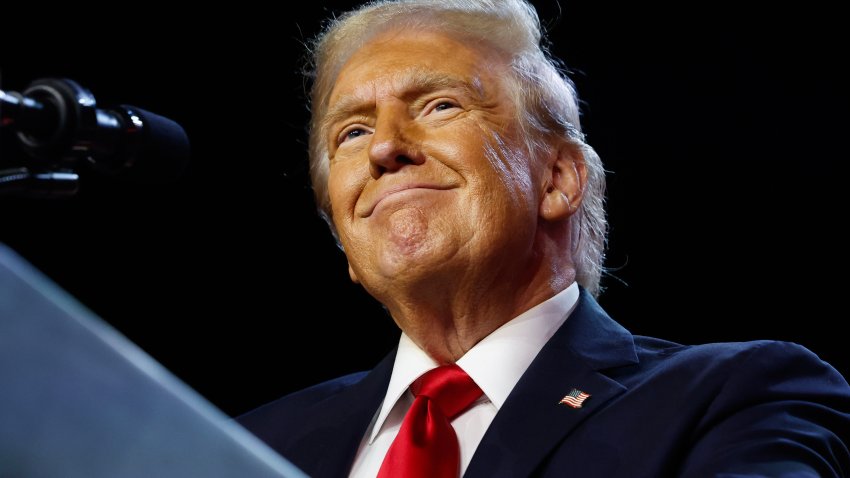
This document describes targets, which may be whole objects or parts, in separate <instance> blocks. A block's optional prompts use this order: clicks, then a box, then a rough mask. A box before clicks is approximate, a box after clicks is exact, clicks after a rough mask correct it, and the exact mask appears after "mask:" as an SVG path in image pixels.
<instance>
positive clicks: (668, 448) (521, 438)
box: [237, 290, 850, 478]
mask: <svg viewBox="0 0 850 478" xmlns="http://www.w3.org/2000/svg"><path fill="white" fill-rule="evenodd" d="M394 357H395V352H393V353H391V354H390V355H389V356H387V357H386V358H385V359H384V360H383V361H382V362H381V363H380V364H379V365H378V366H377V367H376V368H375V369H374V370H372V371H371V372H368V373H365V372H363V373H357V374H353V375H348V376H345V377H342V378H339V379H336V380H332V381H330V382H326V383H323V384H320V385H316V386H314V387H311V388H308V389H306V390H302V391H300V392H296V393H294V394H291V395H288V396H286V397H284V398H281V399H279V400H277V401H275V402H272V403H270V404H268V405H265V406H263V407H260V408H258V409H256V410H254V411H252V412H249V413H247V414H245V415H242V416H241V417H238V419H237V420H238V421H239V422H240V423H242V424H243V425H244V426H245V427H247V428H248V429H249V430H251V431H252V432H253V433H255V434H256V435H257V436H258V437H260V438H261V439H262V440H264V441H265V442H266V443H268V444H269V445H270V446H271V447H272V448H274V449H275V450H277V451H278V452H279V453H280V454H281V455H283V456H284V457H286V458H287V459H289V460H291V461H292V462H293V463H294V464H295V465H297V466H298V467H300V468H301V469H302V470H304V471H305V472H306V473H308V474H309V475H310V476H312V477H316V478H320V477H345V476H347V474H348V472H349V469H350V467H351V465H352V463H353V460H354V457H355V454H356V452H357V449H358V446H359V444H360V441H361V439H362V438H363V436H364V434H365V432H366V429H367V427H368V426H369V424H370V422H371V420H372V418H373V416H374V415H375V413H376V411H377V410H378V408H379V407H380V405H381V402H382V400H383V398H384V393H385V392H386V388H387V385H388V383H389V380H390V374H391V372H392V366H393V360H394ZM573 388H577V389H580V390H582V391H585V392H587V393H589V394H590V395H591V397H590V398H588V399H587V400H586V401H585V402H584V405H583V406H582V408H578V409H576V408H571V407H568V406H566V405H563V404H559V401H560V400H561V398H563V397H564V396H565V395H566V394H567V393H569V392H570V391H571V390H572V389H573ZM849 444H850V386H848V384H847V382H846V381H845V379H844V378H843V377H842V376H841V375H840V374H839V373H838V372H837V371H836V370H835V369H833V368H832V367H830V366H829V365H828V364H826V363H824V362H823V361H821V360H820V359H818V357H817V356H815V355H814V354H813V353H811V352H810V351H808V350H807V349H805V348H804V347H801V346H799V345H796V344H793V343H786V342H774V341H758V342H746V343H722V344H707V345H698V346H685V345H679V344H675V343H671V342H667V341H663V340H658V339H654V338H648V337H640V336H633V335H631V334H630V333H629V332H628V331H627V330H625V329H624V328H623V327H621V326H620V325H619V324H617V323H616V322H614V321H613V320H612V319H610V318H609V317H608V316H607V315H606V314H605V312H604V311H603V310H602V309H601V308H600V307H599V305H598V304H597V303H596V301H595V300H594V299H593V298H592V297H591V296H590V295H589V294H587V293H586V291H584V290H582V293H581V298H580V299H579V303H578V305H577V307H576V309H575V311H574V312H573V314H572V315H571V316H570V318H569V320H567V321H566V322H565V323H564V325H563V326H562V327H561V328H560V329H559V330H558V331H557V333H556V334H555V335H554V336H553V337H552V338H551V339H550V340H549V342H548V343H547V344H546V345H545V346H544V347H543V349H542V350H541V351H540V353H539V354H538V356H537V357H536V358H535V359H534V361H533V362H532V364H531V366H530V367H529V368H528V370H527V371H526V372H525V374H524V375H523V376H522V378H521V379H520V381H519V382H518V383H517V385H516V387H515V388H514V389H513V391H512V392H511V394H510V396H509V397H508V399H507V401H506V402H505V404H504V406H503V407H502V408H501V409H500V410H499V412H498V413H497V414H496V417H495V419H494V420H493V422H492V424H491V425H490V427H489V428H488V430H487V432H486V433H485V435H484V438H483V439H482V441H481V443H480V445H479V446H478V449H477V450H476V452H475V455H474V456H473V458H472V462H471V463H470V465H469V468H468V469H467V471H466V474H465V476H466V477H487V478H494V477H506V478H507V477H510V478H516V477H524V476H542V477H563V476H570V475H572V474H575V475H576V476H582V477H583V478H589V477H608V478H610V477H620V476H623V477H663V476H677V477H678V476H686V477H709V476H771V477H773V476H850V453H848V445H849Z"/></svg>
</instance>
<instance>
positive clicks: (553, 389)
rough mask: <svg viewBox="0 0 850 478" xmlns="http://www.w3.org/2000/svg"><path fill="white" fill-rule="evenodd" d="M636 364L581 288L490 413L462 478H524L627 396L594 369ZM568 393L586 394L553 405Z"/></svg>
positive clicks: (627, 340) (625, 339) (627, 343)
mask: <svg viewBox="0 0 850 478" xmlns="http://www.w3.org/2000/svg"><path fill="white" fill-rule="evenodd" d="M637 361H638V360H637V355H636V354H635V350H634V342H633V340H632V336H631V334H629V333H628V331H626V330H625V329H624V328H622V327H621V326H620V325H619V324H617V323H616V322H614V321H613V320H611V319H610V318H609V317H608V316H607V315H606V314H605V312H603V311H602V309H601V308H600V307H599V306H598V304H596V301H595V300H593V298H592V297H591V296H590V295H589V294H588V293H587V292H586V291H584V290H582V292H581V297H580V299H579V303H578V305H577V306H576V309H575V311H574V312H573V313H572V315H571V316H570V318H569V319H568V320H567V321H566V322H565V323H564V325H563V326H562V327H561V328H560V329H559V330H558V332H556V333H555V335H554V336H553V337H552V339H550V340H549V342H548V343H547V344H546V346H544V347H543V349H542V350H541V351H540V353H539V354H538V356H537V357H536V358H535V359H534V361H533V362H532V364H531V366H530V367H529V368H528V370H527V371H526V373H525V374H523V376H522V378H521V379H520V381H519V382H518V383H517V385H516V386H515V387H514V389H513V391H512V392H511V394H510V395H509V396H508V399H507V401H506V402H505V404H504V405H503V406H502V408H501V409H500V410H499V412H498V413H497V414H496V418H495V419H494V420H493V423H492V424H491V425H490V427H489V428H488V429H487V432H486V433H485V435H484V438H483V439H482V440H481V443H480V444H479V445H478V448H477V450H476V452H475V455H474V456H473V458H472V461H471V463H470V465H469V467H468V469H467V471H466V474H465V475H464V476H465V477H470V478H473V477H517V476H529V475H530V474H531V473H532V472H533V471H534V470H535V469H536V468H537V467H538V466H539V464H540V463H541V462H542V461H543V460H544V459H545V457H546V456H547V455H548V454H549V452H550V451H551V450H552V449H553V448H554V447H555V446H557V444H558V443H559V442H561V441H562V440H563V439H564V438H565V437H566V436H567V435H568V434H569V433H570V432H571V431H572V430H574V429H575V428H576V427H578V426H580V424H581V423H582V422H583V421H585V420H586V419H587V418H588V417H589V416H591V415H593V414H594V413H595V412H596V411H598V410H599V409H601V408H602V407H603V405H604V404H605V403H606V402H608V401H609V400H611V399H612V398H614V397H616V396H617V395H619V394H621V393H623V392H624V391H625V387H623V386H622V385H620V384H619V383H617V382H616V381H614V380H612V379H610V378H608V377H607V376H605V375H604V374H602V373H600V372H599V370H603V369H605V368H611V367H615V366H620V365H625V364H632V363H637ZM574 388H575V389H578V390H581V391H583V392H586V393H589V394H590V397H589V398H587V399H586V400H585V401H584V403H583V404H582V406H581V408H572V407H570V406H567V405H565V404H559V402H560V400H561V399H562V398H564V396H565V395H567V394H568V393H570V391H571V390H572V389H574Z"/></svg>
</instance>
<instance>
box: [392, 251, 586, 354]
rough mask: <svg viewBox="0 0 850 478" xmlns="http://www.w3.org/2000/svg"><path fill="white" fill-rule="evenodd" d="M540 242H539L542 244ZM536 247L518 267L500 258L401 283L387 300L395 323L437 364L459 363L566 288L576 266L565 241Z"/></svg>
mask: <svg viewBox="0 0 850 478" xmlns="http://www.w3.org/2000/svg"><path fill="white" fill-rule="evenodd" d="M537 245H538V246H540V244H537ZM542 246H543V247H536V248H535V252H532V253H529V254H528V257H527V258H526V259H525V260H522V261H519V265H518V266H516V265H515V266H513V267H512V266H511V264H510V263H506V262H508V261H500V262H499V263H498V264H496V265H495V268H492V267H491V268H488V267H486V265H482V267H477V268H474V270H472V271H467V272H466V273H464V274H457V273H454V274H441V275H440V276H439V277H433V276H432V277H430V278H427V279H425V280H422V281H419V282H417V283H416V284H410V285H408V286H406V287H399V288H397V289H395V290H394V293H393V295H392V297H391V298H390V299H389V300H384V301H382V302H383V303H384V305H385V306H386V307H387V309H388V310H389V312H390V314H391V315H392V317H393V319H394V320H395V322H396V324H398V326H399V327H400V328H401V329H402V330H404V332H405V333H406V334H407V335H408V336H409V337H410V338H411V340H413V342H415V343H416V344H417V345H418V346H419V347H420V348H421V349H422V350H424V351H425V352H426V353H427V354H428V355H429V356H431V358H433V359H434V360H435V361H436V362H437V363H440V364H447V363H454V362H456V361H457V360H458V359H459V358H460V357H462V356H463V355H464V354H465V353H466V352H467V351H468V350H469V349H471V348H472V347H473V346H474V345H475V344H477V343H478V342H479V341H481V340H482V339H483V338H484V337H486V336H488V335H489V334H490V333H492V332H493V331H494V330H496V329H498V328H499V327H501V326H502V325H504V324H505V323H507V322H508V321H510V320H511V319H513V318H514V317H516V316H518V315H520V314H521V313H523V312H525V311H526V310H528V309H530V308H532V307H534V306H535V305H537V304H540V303H541V302H544V301H545V300H547V299H549V298H551V297H553V296H554V295H555V294H557V293H558V292H560V291H562V290H564V289H566V288H567V287H568V286H569V285H570V284H572V283H573V281H574V280H575V269H574V267H573V265H572V262H571V261H570V260H569V258H565V257H564V256H565V255H566V254H564V251H566V250H569V249H568V248H567V249H562V248H561V247H563V246H564V244H556V243H547V244H543V245H542Z"/></svg>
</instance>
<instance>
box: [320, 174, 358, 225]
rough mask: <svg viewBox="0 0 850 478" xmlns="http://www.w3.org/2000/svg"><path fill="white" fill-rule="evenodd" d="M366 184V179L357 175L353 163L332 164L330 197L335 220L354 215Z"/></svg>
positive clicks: (329, 184) (329, 187) (329, 183)
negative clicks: (355, 206)
mask: <svg viewBox="0 0 850 478" xmlns="http://www.w3.org/2000/svg"><path fill="white" fill-rule="evenodd" d="M364 184H365V179H363V178H361V177H360V176H358V175H357V174H356V167H355V164H354V162H353V161H346V162H344V163H334V164H331V166H330V170H329V173H328V196H329V197H330V200H331V210H332V211H333V215H334V218H335V220H336V219H337V218H339V219H342V218H347V217H350V216H351V215H352V214H353V210H354V204H355V203H356V202H357V197H358V196H359V195H360V192H361V191H362V190H363V185H364Z"/></svg>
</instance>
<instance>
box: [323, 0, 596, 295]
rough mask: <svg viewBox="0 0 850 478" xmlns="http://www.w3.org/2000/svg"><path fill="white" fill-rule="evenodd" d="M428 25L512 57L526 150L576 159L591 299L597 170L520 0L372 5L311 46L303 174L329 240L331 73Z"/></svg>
mask: <svg viewBox="0 0 850 478" xmlns="http://www.w3.org/2000/svg"><path fill="white" fill-rule="evenodd" d="M398 27H405V28H430V29H436V30H439V31H443V32H446V33H450V34H458V35H462V36H464V37H472V38H476V39H480V40H486V41H488V42H489V43H490V44H492V45H493V46H495V47H496V48H498V49H500V50H503V51H505V52H511V53H512V60H511V71H512V75H511V76H512V77H511V78H508V85H509V88H510V89H511V91H512V95H513V99H514V101H515V103H516V105H517V106H518V107H519V110H520V123H521V127H522V130H523V133H524V135H523V136H524V137H525V138H526V139H525V141H526V146H527V148H528V151H530V152H532V153H540V152H543V151H547V150H549V149H550V148H551V144H552V140H553V139H555V138H560V139H562V140H566V141H567V142H568V143H569V144H572V145H573V146H574V147H575V148H576V149H577V150H578V151H580V152H581V153H582V155H583V157H584V162H585V165H586V168H587V184H586V185H585V188H584V198H583V200H582V203H581V207H580V209H579V211H578V212H577V213H576V214H575V215H574V216H573V217H572V219H571V220H572V221H573V223H572V227H573V231H574V234H573V244H572V248H573V250H572V251H571V252H572V259H573V262H574V264H575V267H576V280H577V282H578V283H579V284H580V285H581V286H582V287H584V288H585V289H587V290H588V291H589V292H590V293H592V294H593V295H594V296H596V295H598V294H599V293H600V291H601V289H600V279H601V275H602V272H603V262H604V259H605V243H606V234H607V229H608V223H607V220H606V218H605V170H604V168H603V166H602V161H601V160H600V159H599V156H598V155H597V154H596V152H595V151H594V150H593V148H592V147H590V145H588V144H587V143H586V142H585V141H584V135H583V134H582V132H581V123H580V119H579V108H578V98H577V95H576V91H575V87H574V85H573V83H572V81H571V80H570V79H569V77H568V76H567V74H566V72H565V70H564V68H563V65H562V64H561V62H560V61H559V60H557V59H556V58H554V57H552V56H551V55H550V54H549V52H548V50H547V48H546V46H545V44H544V43H543V42H544V41H545V38H544V34H543V32H542V31H541V27H540V19H539V18H538V16H537V12H536V11H535V10H534V7H533V6H531V5H529V4H528V3H527V2H526V1H525V0H376V1H372V2H370V3H368V4H366V5H363V6H362V7H360V8H358V9H356V10H352V11H350V12H348V13H345V14H343V15H341V16H340V17H338V18H334V19H332V20H330V21H329V22H328V24H327V25H325V28H324V31H323V32H322V33H320V34H319V35H318V37H317V38H316V39H315V40H314V41H313V43H312V45H311V51H312V59H311V60H312V63H311V68H310V71H309V72H308V73H307V75H308V77H310V78H312V80H313V85H312V89H311V93H310V104H311V113H312V119H311V123H310V140H309V144H310V146H309V148H310V151H309V154H310V176H311V181H312V185H313V191H314V193H315V197H316V203H317V205H318V208H319V213H320V214H321V215H322V217H323V218H324V219H325V220H326V221H327V222H328V224H329V225H330V227H331V230H332V232H333V233H334V235H335V236H336V231H335V229H334V226H333V221H332V220H331V217H330V214H331V212H330V211H331V209H330V197H329V195H328V189H327V183H328V171H329V164H328V148H327V141H326V135H325V133H324V125H323V117H324V115H325V112H326V111H327V108H328V100H329V97H330V93H331V91H332V90H333V87H334V82H335V81H336V78H337V75H338V74H339V72H340V70H341V69H342V67H343V65H344V64H345V62H346V61H347V60H348V59H349V58H350V57H351V55H352V54H353V53H354V52H355V51H356V50H357V49H359V48H360V47H361V46H363V45H364V44H366V43H367V42H368V41H369V40H370V39H371V38H374V37H375V36H377V35H379V34H380V33H382V32H385V31H387V30H389V29H391V28H398Z"/></svg>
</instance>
